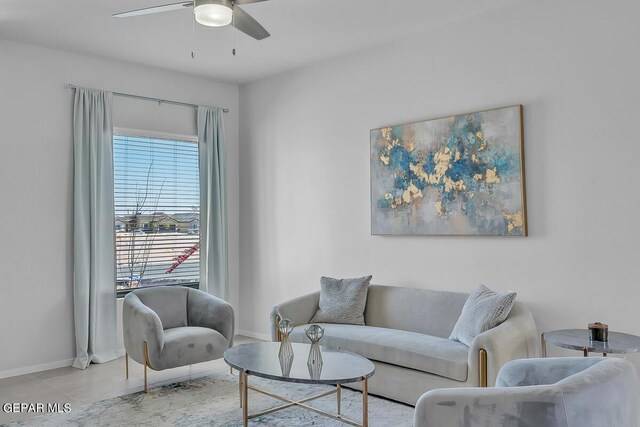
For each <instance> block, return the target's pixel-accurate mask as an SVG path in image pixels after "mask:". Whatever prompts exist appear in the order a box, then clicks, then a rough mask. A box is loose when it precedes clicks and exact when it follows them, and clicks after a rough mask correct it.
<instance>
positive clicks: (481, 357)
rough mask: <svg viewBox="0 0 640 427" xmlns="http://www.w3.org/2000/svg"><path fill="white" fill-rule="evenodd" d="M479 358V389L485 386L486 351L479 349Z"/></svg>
mask: <svg viewBox="0 0 640 427" xmlns="http://www.w3.org/2000/svg"><path fill="white" fill-rule="evenodd" d="M478 357H479V366H480V369H479V372H480V381H479V382H480V387H486V386H487V350H485V349H484V348H481V349H480V351H479V352H478Z"/></svg>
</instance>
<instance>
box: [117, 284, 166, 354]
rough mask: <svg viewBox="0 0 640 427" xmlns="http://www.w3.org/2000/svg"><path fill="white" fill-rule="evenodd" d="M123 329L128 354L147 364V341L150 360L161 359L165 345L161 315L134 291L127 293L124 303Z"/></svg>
mask: <svg viewBox="0 0 640 427" xmlns="http://www.w3.org/2000/svg"><path fill="white" fill-rule="evenodd" d="M122 329H123V331H122V332H123V338H124V347H125V349H126V351H127V354H129V356H130V357H131V358H132V359H133V360H135V361H136V362H138V363H141V364H143V365H144V364H145V363H146V361H145V357H144V343H145V342H146V343H147V350H148V356H149V362H150V364H151V366H153V361H154V360H158V359H159V355H160V353H161V352H162V348H163V347H164V330H163V329H162V322H161V321H160V317H158V315H157V314H156V313H155V312H154V311H153V310H151V309H150V308H149V307H147V306H146V305H144V304H143V303H142V301H140V298H138V296H137V295H135V294H134V293H130V294H127V296H126V297H125V298H124V301H123V304H122Z"/></svg>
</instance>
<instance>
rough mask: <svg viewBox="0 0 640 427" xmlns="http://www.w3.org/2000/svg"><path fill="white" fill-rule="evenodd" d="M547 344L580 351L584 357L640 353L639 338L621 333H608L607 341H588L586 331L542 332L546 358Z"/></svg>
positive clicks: (541, 337) (543, 351) (541, 340)
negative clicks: (600, 354) (591, 354)
mask: <svg viewBox="0 0 640 427" xmlns="http://www.w3.org/2000/svg"><path fill="white" fill-rule="evenodd" d="M547 343H549V344H553V345H555V346H558V347H562V348H569V349H573V350H582V354H583V355H584V357H587V356H589V353H602V355H603V356H604V357H607V353H611V354H615V353H617V354H624V353H638V352H640V337H638V336H636V335H631V334H625V333H622V332H611V331H609V340H608V341H592V340H590V339H589V330H588V329H561V330H559V331H551V332H543V333H542V334H541V335H540V344H541V346H542V357H547Z"/></svg>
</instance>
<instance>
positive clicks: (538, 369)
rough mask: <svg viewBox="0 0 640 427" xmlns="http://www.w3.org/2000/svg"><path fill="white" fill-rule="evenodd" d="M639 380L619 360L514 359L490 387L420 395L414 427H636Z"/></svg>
mask: <svg viewBox="0 0 640 427" xmlns="http://www.w3.org/2000/svg"><path fill="white" fill-rule="evenodd" d="M639 393H640V380H639V379H638V374H637V372H636V370H635V368H634V366H633V365H632V364H631V363H629V362H627V361H626V360H624V359H615V358H602V357H598V358H596V357H593V358H584V357H557V358H548V359H546V358H545V359H527V360H515V361H513V362H509V363H507V364H506V365H504V366H503V367H502V369H501V370H500V373H499V374H498V379H497V381H496V387H495V388H485V389H479V388H458V389H440V390H432V391H429V392H427V393H425V394H424V395H423V396H422V397H421V398H420V400H418V404H417V405H416V411H415V420H414V426H415V427H493V426H509V427H537V426H544V427H591V426H592V427H604V426H606V427H637V426H639V425H640V418H638V406H639V404H640V401H639Z"/></svg>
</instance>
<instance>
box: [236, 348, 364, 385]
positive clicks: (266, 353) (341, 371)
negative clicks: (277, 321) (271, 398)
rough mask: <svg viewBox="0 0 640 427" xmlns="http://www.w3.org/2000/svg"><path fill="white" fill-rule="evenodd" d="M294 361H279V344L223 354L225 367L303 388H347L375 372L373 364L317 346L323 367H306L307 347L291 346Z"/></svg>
mask: <svg viewBox="0 0 640 427" xmlns="http://www.w3.org/2000/svg"><path fill="white" fill-rule="evenodd" d="M292 346H293V355H294V356H293V358H290V359H287V358H279V357H278V352H279V350H280V343H279V342H260V343H251V344H241V345H239V346H236V347H231V348H230V349H228V350H227V351H225V352H224V360H225V362H227V365H229V366H231V367H232V368H234V369H237V370H239V371H245V372H246V373H247V374H249V375H255V376H257V377H262V378H268V379H272V380H279V381H286V382H294V383H305V384H346V383H352V382H357V381H362V380H364V379H365V378H369V377H371V376H372V375H373V374H374V372H375V367H374V366H373V363H372V362H371V361H370V360H369V359H367V358H365V357H362V356H360V355H358V354H355V353H351V352H349V351H345V350H339V349H333V348H328V347H325V346H320V348H321V354H322V361H323V363H322V365H321V366H319V367H309V366H308V365H307V357H308V356H309V350H310V349H311V345H310V344H299V343H292Z"/></svg>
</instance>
